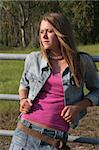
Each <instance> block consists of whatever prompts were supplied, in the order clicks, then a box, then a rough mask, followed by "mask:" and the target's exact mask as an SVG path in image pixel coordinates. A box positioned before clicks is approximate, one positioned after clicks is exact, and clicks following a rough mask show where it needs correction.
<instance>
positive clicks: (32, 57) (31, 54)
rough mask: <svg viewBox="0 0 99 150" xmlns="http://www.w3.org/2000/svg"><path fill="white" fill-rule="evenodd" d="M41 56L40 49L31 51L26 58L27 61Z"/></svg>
mask: <svg viewBox="0 0 99 150" xmlns="http://www.w3.org/2000/svg"><path fill="white" fill-rule="evenodd" d="M40 57H41V52H40V51H36V52H31V53H29V54H28V55H27V57H26V60H27V61H29V60H31V61H33V60H37V59H39V58H40Z"/></svg>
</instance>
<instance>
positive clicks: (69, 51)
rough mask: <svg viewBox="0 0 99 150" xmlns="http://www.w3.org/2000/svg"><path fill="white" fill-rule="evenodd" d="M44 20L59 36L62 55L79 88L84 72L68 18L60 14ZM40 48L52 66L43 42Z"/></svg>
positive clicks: (49, 15) (51, 15)
mask: <svg viewBox="0 0 99 150" xmlns="http://www.w3.org/2000/svg"><path fill="white" fill-rule="evenodd" d="M42 20H46V21H48V22H49V23H50V24H51V25H52V27H53V30H54V32H55V34H56V35H57V38H58V40H59V43H60V50H61V53H62V55H63V57H64V59H65V60H66V62H67V64H68V65H69V68H70V70H71V72H72V73H73V76H74V80H75V83H76V86H78V87H79V86H80V84H81V81H82V77H83V73H82V72H83V71H82V64H81V61H80V55H79V52H78V51H77V48H76V45H75V40H74V36H73V30H72V27H71V24H70V22H69V21H68V19H67V18H66V16H64V15H63V14H59V13H49V14H46V15H44V16H43V18H42ZM42 20H41V21H42ZM40 47H41V51H42V53H43V55H44V56H45V57H46V59H47V61H48V63H49V64H50V61H49V59H48V55H47V51H46V50H45V49H44V47H43V45H42V43H41V41H40Z"/></svg>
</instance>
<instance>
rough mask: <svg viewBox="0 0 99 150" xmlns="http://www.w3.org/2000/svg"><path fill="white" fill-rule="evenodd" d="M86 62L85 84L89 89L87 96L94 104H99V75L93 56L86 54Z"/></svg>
mask: <svg viewBox="0 0 99 150" xmlns="http://www.w3.org/2000/svg"><path fill="white" fill-rule="evenodd" d="M85 62H86V64H85V68H86V70H85V85H86V88H87V89H88V90H89V92H88V94H87V95H85V98H88V99H89V100H90V101H91V102H92V104H93V105H99V76H98V74H97V71H96V67H95V64H94V62H93V60H92V58H91V56H89V55H86V60H85Z"/></svg>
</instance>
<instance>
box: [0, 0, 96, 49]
mask: <svg viewBox="0 0 99 150" xmlns="http://www.w3.org/2000/svg"><path fill="white" fill-rule="evenodd" d="M0 12H1V18H0V19H1V20H0V29H1V30H0V32H1V33H0V46H10V47H11V46H12V47H20V46H22V47H28V46H30V47H34V46H36V47H37V46H38V26H39V20H40V18H41V17H42V15H44V14H45V13H46V12H62V13H64V14H65V15H66V16H68V18H69V20H70V22H71V23H72V25H73V27H74V33H75V37H76V39H77V42H78V43H83V44H87V43H96V42H98V41H99V17H98V14H99V1H60V0H57V1H1V3H0Z"/></svg>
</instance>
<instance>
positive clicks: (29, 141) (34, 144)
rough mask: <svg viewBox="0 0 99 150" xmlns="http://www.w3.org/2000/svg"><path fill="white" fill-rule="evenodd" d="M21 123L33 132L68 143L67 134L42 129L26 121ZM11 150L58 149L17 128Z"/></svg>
mask: <svg viewBox="0 0 99 150" xmlns="http://www.w3.org/2000/svg"><path fill="white" fill-rule="evenodd" d="M21 123H22V124H23V125H25V126H26V127H29V128H31V130H32V129H33V130H36V131H38V132H40V133H42V134H45V135H48V136H50V137H52V138H58V139H64V140H66V142H67V138H68V134H67V133H65V132H62V131H57V130H49V129H46V128H41V127H38V126H35V125H33V124H31V123H29V122H28V121H26V120H21ZM9 150H56V148H55V147H53V146H52V145H50V144H47V143H46V142H43V141H41V140H39V139H37V138H35V137H32V136H30V135H27V134H26V133H24V132H23V131H21V130H20V129H18V128H16V130H15V132H14V135H13V138H12V142H11V145H10V149H9Z"/></svg>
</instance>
